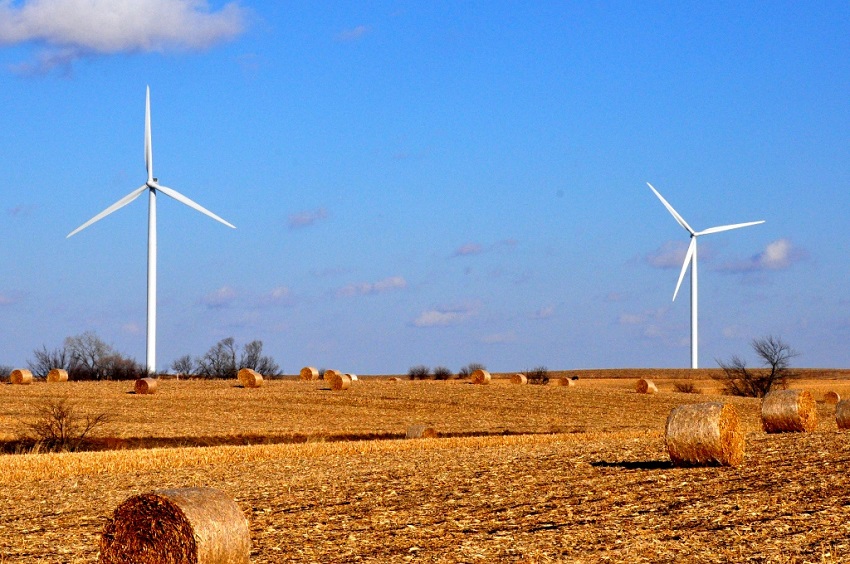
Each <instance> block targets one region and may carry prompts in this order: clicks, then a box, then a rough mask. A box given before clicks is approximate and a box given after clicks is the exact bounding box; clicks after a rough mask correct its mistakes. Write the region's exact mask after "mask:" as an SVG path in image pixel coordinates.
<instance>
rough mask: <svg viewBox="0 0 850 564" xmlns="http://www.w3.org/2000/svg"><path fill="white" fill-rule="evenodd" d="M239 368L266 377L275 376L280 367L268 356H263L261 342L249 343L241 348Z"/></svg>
mask: <svg viewBox="0 0 850 564" xmlns="http://www.w3.org/2000/svg"><path fill="white" fill-rule="evenodd" d="M239 368H240V369H241V368H250V369H251V370H256V371H257V372H259V373H260V374H264V375H266V376H275V375H277V374H279V373H280V367H279V366H278V365H277V363H276V362H275V361H274V359H273V358H272V357H270V356H263V342H262V341H251V342H250V343H248V344H247V345H244V346H243V347H242V355H241V356H240V357H239Z"/></svg>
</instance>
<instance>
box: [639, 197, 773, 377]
mask: <svg viewBox="0 0 850 564" xmlns="http://www.w3.org/2000/svg"><path fill="white" fill-rule="evenodd" d="M646 185H647V186H649V188H650V189H651V190H652V191H653V192H655V195H656V196H658V199H659V200H661V203H662V204H664V207H665V208H667V211H669V212H670V214H671V215H672V216H673V218H674V219H675V220H676V221H677V222H678V223H679V225H681V226H682V227H684V228H685V230H686V231H687V232H688V233H690V234H691V244H690V245H688V252H687V253H685V262H684V263H683V264H682V271H681V272H680V273H679V281H678V282H676V290H675V291H674V292H673V301H676V295H677V294H678V293H679V287H680V286H681V285H682V279H683V278H684V277H685V272H687V270H688V265H689V264H690V267H691V368H697V367H698V364H699V335H698V330H697V325H698V324H697V318H698V315H697V301H698V296H697V237H699V236H700V235H708V234H709V233H720V232H721V231H729V230H730V229H738V228H740V227H749V226H750V225H758V224H759V223H764V220H761V221H750V222H748V223H736V224H734V225H721V226H719V227H709V228H708V229H703V230H702V231H694V230H693V229H691V226H690V225H688V222H686V221H685V220H684V218H682V216H681V215H679V213H678V212H677V211H676V210H674V209H673V206H671V205H670V204H669V203H667V200H665V199H664V197H663V196H662V195H661V194H659V193H658V190H656V189H655V188H654V187H653V186H652V184H650V183H649V182H647V183H646Z"/></svg>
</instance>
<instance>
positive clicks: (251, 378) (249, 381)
mask: <svg viewBox="0 0 850 564" xmlns="http://www.w3.org/2000/svg"><path fill="white" fill-rule="evenodd" d="M236 377H237V378H239V382H241V383H242V387H244V388H259V387H260V386H262V385H263V375H262V374H260V373H259V372H257V371H256V370H251V369H250V368H243V369H241V370H240V371H239V374H237V375H236Z"/></svg>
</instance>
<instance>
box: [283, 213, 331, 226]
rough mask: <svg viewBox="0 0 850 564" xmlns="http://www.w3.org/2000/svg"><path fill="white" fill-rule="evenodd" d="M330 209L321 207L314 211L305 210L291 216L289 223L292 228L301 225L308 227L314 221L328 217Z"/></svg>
mask: <svg viewBox="0 0 850 564" xmlns="http://www.w3.org/2000/svg"><path fill="white" fill-rule="evenodd" d="M327 217H328V210H326V209H325V208H319V209H317V210H313V211H303V212H299V213H296V214H293V215H290V216H289V219H288V220H287V224H288V225H289V228H290V229H298V228H299V227H307V226H309V225H313V224H314V223H316V222H318V221H321V220H323V219H327Z"/></svg>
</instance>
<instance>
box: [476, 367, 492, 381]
mask: <svg viewBox="0 0 850 564" xmlns="http://www.w3.org/2000/svg"><path fill="white" fill-rule="evenodd" d="M491 379H492V378H491V376H490V373H489V372H487V371H486V370H484V369H483V368H479V369H477V370H475V371H474V372H473V373H472V383H473V384H489V383H490V380H491Z"/></svg>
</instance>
